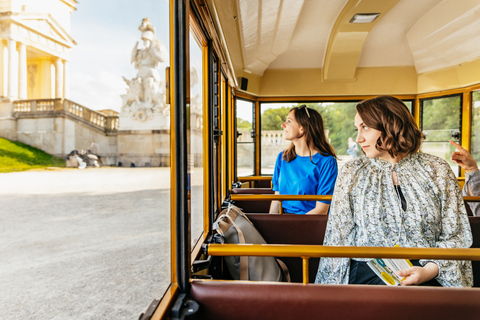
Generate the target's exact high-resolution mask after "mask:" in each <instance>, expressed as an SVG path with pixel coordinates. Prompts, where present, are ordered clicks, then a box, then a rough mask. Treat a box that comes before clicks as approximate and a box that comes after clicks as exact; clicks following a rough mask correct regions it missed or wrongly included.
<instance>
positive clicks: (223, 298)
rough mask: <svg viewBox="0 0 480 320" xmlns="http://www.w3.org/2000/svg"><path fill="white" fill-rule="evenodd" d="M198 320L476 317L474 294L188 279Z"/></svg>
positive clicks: (479, 306) (478, 296)
mask: <svg viewBox="0 0 480 320" xmlns="http://www.w3.org/2000/svg"><path fill="white" fill-rule="evenodd" d="M191 297H192V298H193V299H194V300H195V301H197V302H198V304H199V306H200V308H199V313H200V314H199V318H200V319H229V320H237V319H238V320H243V319H250V320H255V319H262V320H274V319H275V320H276V319H294V320H298V319H317V318H318V319H341V320H342V319H364V318H365V319H389V320H396V319H399V320H404V319H436V320H451V319H462V320H469V319H478V317H479V315H480V303H479V301H480V290H479V289H464V288H441V287H440V288H439V287H402V288H398V287H388V286H366V285H349V286H342V285H316V284H309V285H304V284H297V283H293V284H292V283H289V284H286V283H268V282H243V281H235V282H233V281H193V282H192V286H191Z"/></svg>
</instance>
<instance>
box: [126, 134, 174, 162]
mask: <svg viewBox="0 0 480 320" xmlns="http://www.w3.org/2000/svg"><path fill="white" fill-rule="evenodd" d="M117 138H118V140H117V141H118V154H117V162H118V163H117V165H118V166H122V167H132V166H135V167H167V166H170V130H166V129H163V130H119V131H118V136H117Z"/></svg>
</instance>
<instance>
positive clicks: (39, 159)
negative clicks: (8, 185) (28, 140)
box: [0, 138, 65, 172]
mask: <svg viewBox="0 0 480 320" xmlns="http://www.w3.org/2000/svg"><path fill="white" fill-rule="evenodd" d="M46 167H65V161H63V160H62V159H60V158H57V157H54V156H52V155H50V154H48V153H45V152H43V151H42V150H39V149H37V148H34V147H31V146H28V145H26V144H23V143H21V142H16V141H10V140H7V139H3V138H0V172H13V171H25V170H30V169H39V168H46Z"/></svg>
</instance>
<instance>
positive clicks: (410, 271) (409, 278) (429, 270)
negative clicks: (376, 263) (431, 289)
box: [398, 262, 438, 286]
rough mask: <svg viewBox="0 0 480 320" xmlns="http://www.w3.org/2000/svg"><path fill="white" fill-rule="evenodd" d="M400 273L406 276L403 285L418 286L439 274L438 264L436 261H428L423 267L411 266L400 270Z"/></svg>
mask: <svg viewBox="0 0 480 320" xmlns="http://www.w3.org/2000/svg"><path fill="white" fill-rule="evenodd" d="M398 275H399V276H401V277H405V280H403V281H402V283H401V285H402V286H418V285H419V284H422V283H424V282H427V281H429V280H432V279H433V278H435V277H436V276H437V275H438V266H437V264H436V263H433V262H428V263H427V264H426V265H424V266H423V267H410V268H407V269H404V270H400V271H398Z"/></svg>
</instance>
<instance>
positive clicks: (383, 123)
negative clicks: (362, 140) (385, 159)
mask: <svg viewBox="0 0 480 320" xmlns="http://www.w3.org/2000/svg"><path fill="white" fill-rule="evenodd" d="M357 112H358V114H359V115H360V118H362V121H363V123H364V124H365V125H367V126H368V127H370V128H373V129H375V130H378V131H380V132H381V135H380V137H379V138H378V140H377V143H376V145H375V148H377V150H380V151H387V152H388V154H389V155H390V156H392V157H394V158H395V157H396V156H397V155H398V154H410V153H414V152H417V151H418V150H419V149H420V146H421V144H422V140H423V134H422V132H421V131H420V130H419V129H418V127H417V124H416V123H415V118H413V116H412V114H411V113H410V111H409V110H408V108H407V106H406V105H405V104H404V103H403V102H402V100H400V99H397V98H395V97H391V96H380V97H376V98H373V99H368V100H364V101H361V102H359V103H358V105H357Z"/></svg>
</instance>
